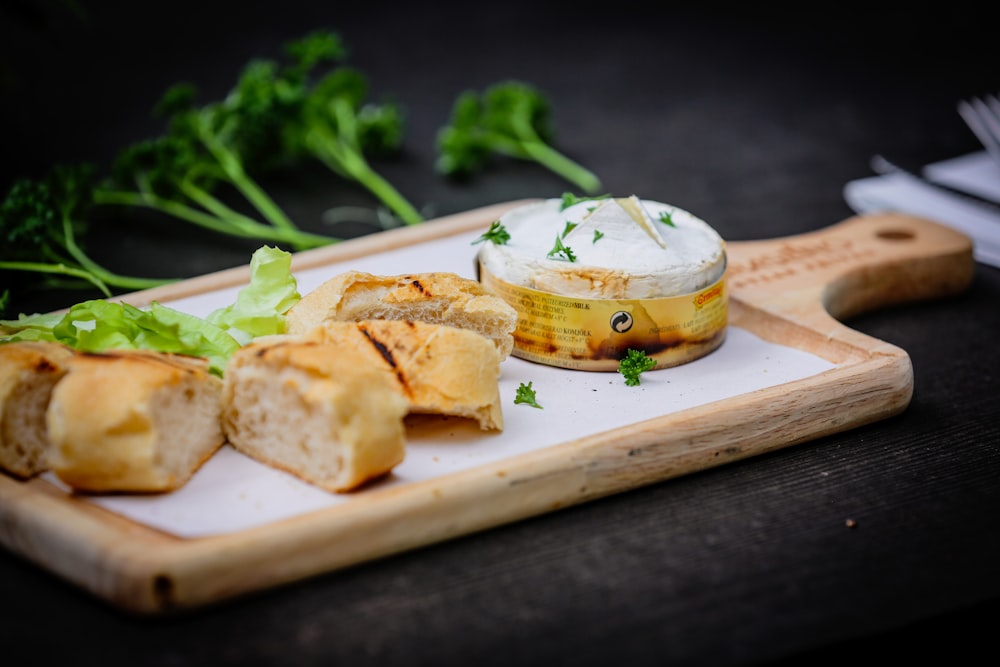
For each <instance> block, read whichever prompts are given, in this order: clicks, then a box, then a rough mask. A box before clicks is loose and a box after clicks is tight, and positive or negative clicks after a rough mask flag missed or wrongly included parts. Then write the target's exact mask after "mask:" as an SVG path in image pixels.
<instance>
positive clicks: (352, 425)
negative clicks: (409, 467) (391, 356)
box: [223, 337, 407, 492]
mask: <svg viewBox="0 0 1000 667" xmlns="http://www.w3.org/2000/svg"><path fill="white" fill-rule="evenodd" d="M223 406H224V407H223V428H224V430H225V433H226V435H227V437H228V439H229V442H230V443H231V444H232V446H233V447H234V448H235V449H236V450H237V451H240V452H242V453H244V454H246V455H247V456H250V457H251V458H254V459H256V460H258V461H260V462H262V463H264V464H266V465H269V466H271V467H274V468H278V469H281V470H284V471H286V472H289V473H291V474H293V475H295V476H297V477H300V478H301V479H303V480H305V481H307V482H309V483H311V484H314V485H315V486H318V487H320V488H323V489H326V490H327V491H333V492H346V491H351V490H354V489H356V488H358V487H359V486H361V485H363V484H364V483H365V482H367V481H369V480H371V479H374V478H377V477H381V476H383V475H385V474H387V473H388V472H390V471H391V470H392V469H393V468H394V467H395V466H396V465H398V464H399V463H401V462H402V461H403V458H404V456H405V443H404V436H405V432H404V425H403V417H404V416H405V415H406V412H407V403H406V400H405V399H404V398H403V397H402V395H401V394H399V392H398V391H397V390H396V388H395V380H394V379H393V378H392V377H391V375H390V374H389V372H388V371H387V370H386V369H385V368H384V367H380V366H379V365H375V364H368V363H364V362H360V361H359V360H358V359H356V358H355V357H352V356H351V354H350V352H349V351H348V350H344V349H339V348H337V347H336V346H335V345H331V344H325V343H323V342H316V341H312V342H302V341H299V340H295V339H293V338H291V337H284V338H282V337H269V338H268V339H266V340H263V339H262V340H258V341H256V342H254V343H251V344H250V345H248V346H246V347H244V348H242V349H240V350H238V351H237V352H236V353H235V354H234V355H233V357H232V358H231V359H230V361H229V364H228V366H227V368H226V376H225V382H224V390H223Z"/></svg>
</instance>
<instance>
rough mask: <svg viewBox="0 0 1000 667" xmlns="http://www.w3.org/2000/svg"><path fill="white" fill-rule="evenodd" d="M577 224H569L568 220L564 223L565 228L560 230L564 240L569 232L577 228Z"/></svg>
mask: <svg viewBox="0 0 1000 667" xmlns="http://www.w3.org/2000/svg"><path fill="white" fill-rule="evenodd" d="M577 224H578V223H575V222H570V221H569V220H567V221H566V226H565V227H564V228H563V230H562V237H563V238H566V235H567V234H569V233H570V232H571V231H573V230H574V229H576V228H577Z"/></svg>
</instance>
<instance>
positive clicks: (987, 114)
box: [958, 95, 1000, 166]
mask: <svg viewBox="0 0 1000 667" xmlns="http://www.w3.org/2000/svg"><path fill="white" fill-rule="evenodd" d="M958 113H959V114H960V115H961V116H962V119H963V120H964V121H965V124H966V125H968V126H969V129H970V130H972V132H973V134H975V135H976V137H978V138H979V141H980V143H981V144H982V145H983V147H984V148H986V151H987V152H988V153H989V154H990V156H991V157H992V158H993V160H994V161H995V162H996V163H997V165H998V166H1000V100H998V99H997V98H996V97H995V96H993V95H987V96H985V101H984V100H983V99H980V98H978V97H973V98H971V99H970V100H968V101H966V100H961V101H959V103H958Z"/></svg>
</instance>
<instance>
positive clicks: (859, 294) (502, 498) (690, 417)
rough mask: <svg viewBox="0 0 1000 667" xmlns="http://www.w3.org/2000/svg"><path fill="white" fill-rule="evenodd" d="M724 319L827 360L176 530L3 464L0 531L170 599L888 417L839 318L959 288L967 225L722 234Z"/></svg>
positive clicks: (149, 600)
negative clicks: (506, 449)
mask: <svg viewBox="0 0 1000 667" xmlns="http://www.w3.org/2000/svg"><path fill="white" fill-rule="evenodd" d="M523 203H527V202H526V201H515V202H507V203H503V204H497V205H495V206H489V207H484V208H481V209H475V210H472V211H468V212H466V213H462V214H458V215H454V216H449V217H447V218H440V219H437V220H434V221H429V222H427V223H424V224H423V225H420V226H417V227H408V228H403V229H397V230H391V231H388V232H384V233H380V234H377V235H373V236H369V237H362V238H360V239H357V240H355V241H350V242H346V243H343V244H339V245H336V246H329V247H325V248H320V249H316V250H312V251H308V252H303V253H299V254H297V255H296V256H295V257H294V258H293V269H295V270H298V269H302V268H307V267H315V266H323V265H325V264H329V263H332V262H341V261H347V260H350V259H352V258H355V257H362V256H365V255H369V254H373V253H378V252H383V251H386V250H388V249H392V248H398V247H402V246H404V245H408V244H413V243H421V242H425V241H430V240H434V239H439V238H444V237H447V236H449V235H452V234H458V233H464V232H468V231H471V230H474V229H477V228H485V227H486V226H487V225H488V223H489V222H490V221H492V220H494V219H496V217H498V216H499V215H500V214H501V213H503V212H504V211H506V210H509V209H510V208H513V207H515V206H518V205H521V204H523ZM727 253H728V259H729V268H728V276H729V277H728V285H729V290H730V322H731V323H732V324H733V325H736V326H739V327H742V328H745V329H747V330H749V331H751V332H752V333H754V334H756V335H758V336H760V337H762V338H764V339H766V340H769V341H773V342H777V343H781V344H784V345H788V346H791V347H795V348H798V349H802V350H805V351H807V352H810V353H812V354H815V355H818V356H820V357H823V358H825V359H827V360H829V361H831V362H833V363H834V364H835V366H834V367H833V368H832V369H830V370H829V371H826V372H823V373H820V374H818V375H814V376H811V377H807V378H804V379H802V380H798V381H795V382H789V383H785V384H782V385H778V386H774V387H770V388H767V389H763V390H759V391H755V392H752V393H749V394H744V395H741V396H737V397H734V398H730V399H725V400H722V401H717V402H715V403H712V404H708V405H703V406H700V407H697V408H692V409H688V410H684V411H681V412H679V413H674V414H671V415H667V416H664V417H657V418H654V419H650V420H648V421H644V422H640V423H635V424H632V425H630V426H628V427H626V428H624V429H617V430H615V431H614V432H613V433H595V434H592V435H590V436H588V437H585V438H582V439H578V440H575V441H573V442H566V443H563V444H560V445H556V446H552V447H546V448H542V449H538V450H534V451H532V452H530V453H528V454H524V455H518V456H516V457H513V458H509V459H506V460H503V461H499V462H497V463H494V464H488V465H483V466H480V467H477V468H473V469H471V470H467V471H463V472H459V473H453V474H450V475H447V476H443V477H441V478H436V479H432V480H428V481H422V482H415V483H412V484H407V485H404V486H399V487H392V488H386V489H380V490H378V491H376V492H373V493H370V494H359V495H358V496H357V497H356V498H354V499H352V500H351V502H349V503H344V504H342V505H337V506H335V507H331V508H328V509H324V510H321V511H317V512H313V513H311V514H307V515H301V516H298V517H295V518H292V519H288V520H285V521H279V522H276V523H273V524H269V525H265V526H261V527H258V528H252V529H248V530H243V531H240V532H237V533H232V534H228V535H222V536H216V537H207V538H197V539H180V538H176V537H173V536H171V535H167V534H164V533H161V532H158V531H156V530H153V529H151V528H148V527H146V526H143V525H139V524H136V523H134V522H131V521H129V520H128V519H125V518H123V517H120V516H117V515H115V514H112V513H110V512H108V511H106V510H103V509H102V508H100V507H98V506H96V505H94V504H92V503H89V502H87V501H86V500H83V499H80V498H74V497H72V496H68V495H66V494H65V493H64V492H63V491H62V490H60V489H57V488H56V487H54V486H53V485H51V484H49V483H48V482H46V481H44V480H42V479H34V480H31V481H28V482H23V481H19V480H16V479H14V478H11V477H7V476H3V475H0V542H2V544H3V545H4V546H5V547H6V548H8V549H9V550H11V551H12V552H14V553H17V554H20V555H21V556H23V557H25V558H27V559H29V560H31V561H33V562H35V563H37V564H39V565H40V566H42V567H44V568H46V569H48V570H50V571H51V572H53V573H54V574H55V575H57V576H60V577H62V578H64V579H66V580H67V581H69V582H72V583H73V584H75V585H77V586H80V587H81V588H83V589H85V590H87V591H89V592H91V593H92V594H94V595H95V596H97V597H98V598H100V599H102V600H105V601H107V602H109V603H111V604H113V605H114V606H117V607H119V608H121V609H124V610H127V611H130V612H134V613H136V614H143V615H156V614H169V613H178V612H183V611H185V610H189V609H193V608H196V607H199V606H203V605H208V604H213V603H217V602H220V601H223V600H227V599H231V598H234V597H237V596H240V595H245V594H248V593H251V592H254V591H259V590H262V589H266V588H269V587H273V586H278V585H281V584H285V583H289V582H293V581H298V580H301V579H304V578H306V577H310V576H314V575H317V574H320V573H325V572H331V571H334V570H337V569H339V568H344V567H347V566H350V565H352V564H356V563H360V562H363V561H366V560H370V559H374V558H379V557H382V556H386V555H389V554H393V553H398V552H401V551H404V550H407V549H412V548H416V547H419V546H423V545H428V544H432V543H435V542H439V541H442V540H447V539H450V538H454V537H457V536H461V535H465V534H468V533H471V532H473V531H479V530H485V529H488V528H491V527H493V526H497V525H500V524H503V523H507V522H512V521H517V520H519V519H523V518H525V517H529V516H533V515H537V514H541V513H545V512H550V511H553V510H557V509H559V508H562V507H566V506H569V505H573V504H577V503H581V502H586V501H589V500H593V499H596V498H600V497H602V496H606V495H609V494H613V493H618V492H621V491H624V490H627V489H631V488H635V487H638V486H642V485H646V484H651V483H654V482H659V481H663V480H666V479H670V478H673V477H677V476H680V475H684V474H688V473H691V472H694V471H697V470H702V469H705V468H709V467H712V466H717V465H722V464H725V463H728V462H731V461H736V460H739V459H744V458H747V457H751V456H756V455H759V454H763V453H766V452H771V451H774V450H777V449H780V448H783V447H788V446H790V445H795V444H798V443H802V442H805V441H808V440H812V439H815V438H819V437H822V436H824V435H827V434H830V433H835V432H839V431H843V430H846V429H850V428H855V427H858V426H861V425H863V424H866V423H870V422H873V421H876V420H880V419H885V418H887V417H890V416H892V415H895V414H897V413H899V412H900V411H902V410H904V409H905V408H906V406H907V405H908V404H909V401H910V398H911V396H912V392H913V370H912V367H911V364H910V359H909V357H908V355H907V354H906V352H905V351H903V350H901V349H900V348H898V347H896V346H893V345H891V344H888V343H886V342H884V341H880V340H877V339H874V338H872V337H869V336H866V335H864V334H862V333H860V332H857V331H855V330H853V329H851V328H849V327H848V326H846V325H845V324H843V323H842V321H841V320H842V319H844V318H847V317H849V316H851V315H854V314H857V313H860V312H862V311H864V310H870V309H873V308H880V307H885V306H888V305H891V304H894V303H900V302H905V301H913V300H917V299H931V298H942V297H946V296H948V295H951V294H956V293H959V292H961V291H962V290H964V289H965V288H966V287H967V286H968V285H969V284H970V282H971V280H972V276H973V269H974V262H973V258H972V244H971V242H970V240H969V239H968V238H967V237H965V236H963V235H961V234H959V233H957V232H955V231H952V230H950V229H948V228H946V227H943V226H941V225H938V224H935V223H932V222H929V221H926V220H922V219H919V218H913V217H909V216H902V215H869V216H859V217H855V218H851V219H849V220H846V221H844V222H841V223H839V224H837V225H833V226H831V227H829V228H827V229H823V230H819V231H816V232H812V233H808V234H803V235H800V236H794V237H788V238H784V239H774V240H764V241H746V242H739V241H737V242H731V243H729V244H728V248H727ZM248 277H249V269H248V268H246V267H241V268H239V269H233V270H228V271H222V272H219V273H215V274H210V275H207V276H202V277H200V278H196V279H193V280H188V281H184V282H182V283H178V284H174V285H170V286H165V287H161V288H157V289H154V290H148V291H145V292H140V293H136V294H132V295H128V296H126V297H123V299H124V300H127V301H129V302H130V303H133V304H135V305H139V306H142V305H145V304H148V303H149V302H151V301H154V300H157V301H170V300H172V299H177V298H181V297H184V296H190V295H194V294H199V293H202V292H206V291H210V290H215V289H219V288H222V287H231V286H237V285H241V284H243V283H244V282H245V281H246V280H247V278H248Z"/></svg>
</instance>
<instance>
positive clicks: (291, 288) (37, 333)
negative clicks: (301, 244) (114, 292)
mask: <svg viewBox="0 0 1000 667" xmlns="http://www.w3.org/2000/svg"><path fill="white" fill-rule="evenodd" d="M299 299H301V296H300V295H299V293H298V290H297V282H296V280H295V277H294V276H293V275H292V272H291V255H290V254H289V253H287V252H285V251H283V250H280V249H277V248H272V247H269V246H263V247H262V248H259V249H258V250H257V251H256V252H254V254H253V257H252V258H251V260H250V281H249V283H248V284H247V285H246V286H245V287H243V288H242V289H241V290H240V291H239V292H238V293H237V295H236V302H235V303H233V304H231V305H229V306H226V307H224V308H219V309H218V310H215V311H213V312H212V313H211V314H210V315H209V316H208V317H207V318H204V319H203V318H200V317H197V316H195V315H189V314H187V313H183V312H181V311H178V310H175V309H173V308H170V307H168V306H165V305H163V304H161V303H158V302H155V301H154V302H152V303H151V304H150V305H149V307H148V308H146V309H142V308H137V307H135V306H132V305H129V304H127V303H118V302H112V301H107V300H104V299H92V300H90V301H84V302H82V303H78V304H76V305H74V306H72V307H71V308H70V309H69V310H68V311H67V312H65V313H49V314H36V315H23V314H22V315H20V316H19V317H18V318H17V319H16V320H0V343H5V342H13V341H17V340H44V341H54V342H59V343H63V344H64V345H67V346H69V347H72V348H74V349H77V350H81V351H84V352H104V351H106V350H114V349H126V350H127V349H143V350H156V351H159V352H171V353H175V354H184V355H188V356H194V357H204V358H207V359H208V360H209V366H210V369H211V371H212V372H213V373H215V374H217V375H219V376H222V375H223V373H224V372H225V368H226V364H227V363H228V361H229V357H230V356H232V354H233V352H235V351H236V350H238V349H239V348H240V347H242V346H243V345H246V344H247V343H249V342H250V341H252V340H253V339H254V338H256V337H258V336H265V335H271V334H278V333H283V332H284V327H285V313H286V312H288V309H290V308H291V307H292V306H293V305H295V304H296V303H297V302H298V301H299Z"/></svg>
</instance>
